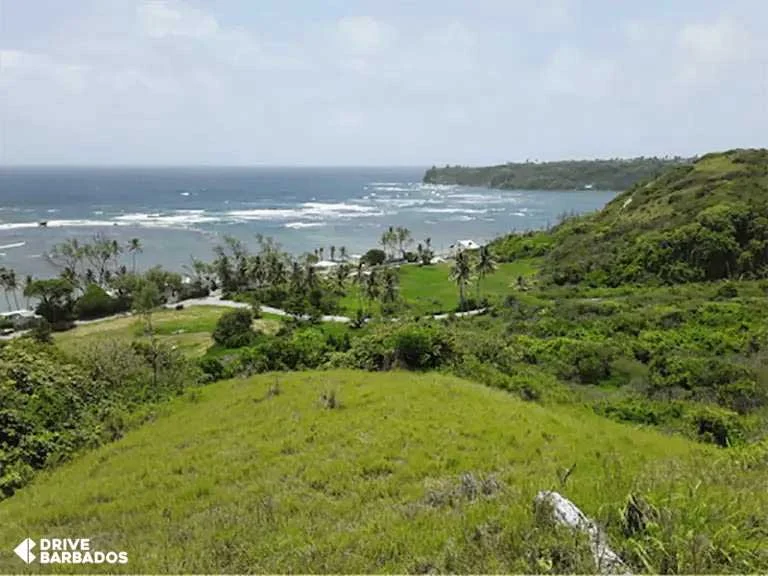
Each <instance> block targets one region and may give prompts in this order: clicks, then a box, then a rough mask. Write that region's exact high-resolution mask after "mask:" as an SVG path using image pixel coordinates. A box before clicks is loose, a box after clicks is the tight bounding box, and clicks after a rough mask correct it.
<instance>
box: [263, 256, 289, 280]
mask: <svg viewBox="0 0 768 576" xmlns="http://www.w3.org/2000/svg"><path fill="white" fill-rule="evenodd" d="M267 270H268V277H269V283H270V284H271V285H272V287H273V288H277V287H279V286H282V285H283V284H285V263H284V262H283V261H282V260H281V259H280V258H279V257H278V256H277V255H276V254H274V253H270V255H269V257H268V261H267Z"/></svg>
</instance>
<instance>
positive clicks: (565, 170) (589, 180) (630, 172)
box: [423, 158, 691, 190]
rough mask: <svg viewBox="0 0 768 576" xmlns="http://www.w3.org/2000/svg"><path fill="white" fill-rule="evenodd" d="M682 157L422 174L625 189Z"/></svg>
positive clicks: (458, 180) (518, 185)
mask: <svg viewBox="0 0 768 576" xmlns="http://www.w3.org/2000/svg"><path fill="white" fill-rule="evenodd" d="M690 162H691V160H688V159H683V158H674V159H662V158H631V159H613V160H565V161H560V162H525V163H522V162H521V163H513V162H510V163H507V164H501V165H498V166H484V167H469V166H445V167H444V168H437V167H434V166H433V167H432V168H430V169H429V170H427V172H426V173H425V174H424V179H423V180H424V182H425V183H431V184H459V185H462V186H482V187H488V188H500V189H503V190H581V189H583V188H585V187H587V186H588V187H590V188H592V189H594V190H626V189H627V188H629V187H630V186H632V185H633V184H635V183H637V182H640V181H642V180H647V179H649V178H654V177H656V176H658V175H659V174H661V173H662V172H663V171H664V170H666V169H667V168H670V167H672V166H680V165H684V164H689V163H690Z"/></svg>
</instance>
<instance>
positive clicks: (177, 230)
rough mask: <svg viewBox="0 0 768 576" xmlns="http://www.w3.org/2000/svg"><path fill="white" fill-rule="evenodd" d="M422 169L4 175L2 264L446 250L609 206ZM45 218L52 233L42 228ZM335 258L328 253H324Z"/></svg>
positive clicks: (573, 194) (36, 266) (580, 195)
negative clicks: (268, 248) (385, 237)
mask: <svg viewBox="0 0 768 576" xmlns="http://www.w3.org/2000/svg"><path fill="white" fill-rule="evenodd" d="M423 174H424V168H39V167H35V168H31V167H30V168H26V167H24V168H22V167H14V168H9V167H6V168H0V266H6V267H12V268H14V269H15V270H16V272H17V274H18V275H20V276H24V275H26V274H33V275H38V276H39V275H48V274H52V273H53V270H52V269H51V268H50V265H49V264H48V263H47V262H46V260H45V258H44V257H43V255H44V254H45V253H46V252H47V251H48V250H50V249H51V247H52V246H53V245H54V244H56V243H58V242H61V241H63V240H65V239H66V238H70V237H78V238H82V239H87V238H89V237H92V236H93V235H94V234H97V233H102V234H106V235H107V236H109V237H111V238H115V239H118V240H119V241H121V242H127V241H128V240H129V239H130V238H134V237H138V238H140V239H141V240H142V243H143V245H144V251H143V253H142V254H140V255H139V256H138V263H139V264H140V265H141V266H142V267H149V266H152V265H155V264H161V265H163V266H166V267H168V268H171V269H174V270H178V271H181V270H182V269H183V266H184V265H185V264H187V263H188V262H189V261H190V258H191V257H197V258H204V259H209V258H211V257H212V248H213V247H214V246H215V245H216V244H217V243H220V242H221V241H222V238H223V237H224V236H225V235H232V236H235V237H237V238H240V239H242V240H244V241H245V242H246V243H249V242H253V241H254V238H255V235H256V234H263V235H265V236H272V237H273V238H275V239H276V240H277V241H278V242H279V243H280V244H281V245H282V246H283V248H284V249H285V250H287V251H289V252H293V253H297V254H298V253H302V252H305V251H312V250H313V249H314V248H319V247H321V246H323V247H325V248H326V251H327V250H328V247H330V246H331V245H335V246H336V247H337V248H338V247H340V246H345V247H346V249H347V252H348V253H349V254H360V253H362V252H364V251H365V250H366V249H368V248H372V247H375V246H376V245H377V243H378V239H379V237H380V236H381V233H382V231H383V230H384V229H386V227H387V226H405V227H407V228H409V229H410V230H411V231H412V233H413V236H414V239H415V240H416V241H417V242H418V241H421V240H423V239H424V238H426V237H430V238H431V239H432V245H433V246H434V248H435V249H436V250H437V251H438V252H440V251H441V250H447V249H448V247H449V246H450V245H451V244H453V243H454V242H456V241H457V240H462V239H473V240H475V241H477V242H483V241H487V240H490V239H492V238H494V237H495V236H498V235H499V234H503V233H507V232H510V231H515V230H517V231H520V230H528V229H536V228H542V227H545V226H547V225H548V224H550V223H555V222H556V221H557V218H558V215H559V214H561V213H563V212H571V211H573V212H577V213H578V212H584V211H592V210H596V209H599V208H601V207H602V206H603V205H604V204H605V203H606V202H608V201H609V200H610V199H611V198H613V196H614V195H615V193H614V192H605V191H592V190H588V191H587V190H584V191H562V192H552V191H546V192H545V191H501V190H488V189H481V188H466V187H461V186H439V185H430V184H422V183H421V178H422V175H423ZM42 222H45V223H46V224H45V226H41V223H42ZM326 253H327V252H326Z"/></svg>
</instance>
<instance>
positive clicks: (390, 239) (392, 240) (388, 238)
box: [369, 226, 397, 259]
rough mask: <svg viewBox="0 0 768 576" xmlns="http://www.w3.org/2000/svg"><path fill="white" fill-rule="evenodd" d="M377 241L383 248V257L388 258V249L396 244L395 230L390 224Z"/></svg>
mask: <svg viewBox="0 0 768 576" xmlns="http://www.w3.org/2000/svg"><path fill="white" fill-rule="evenodd" d="M379 243H380V244H381V246H382V248H383V249H384V254H385V259H386V258H388V257H389V256H390V250H392V249H393V248H394V246H395V245H396V244H397V232H396V231H395V229H394V228H393V227H392V226H390V227H389V228H387V230H386V232H384V233H383V234H382V235H381V239H380V240H379ZM369 252H370V250H369Z"/></svg>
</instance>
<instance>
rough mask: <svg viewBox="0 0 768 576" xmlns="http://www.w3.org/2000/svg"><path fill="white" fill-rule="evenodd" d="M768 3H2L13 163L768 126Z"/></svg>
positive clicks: (599, 137)
mask: <svg viewBox="0 0 768 576" xmlns="http://www.w3.org/2000/svg"><path fill="white" fill-rule="evenodd" d="M766 30H768V1H766V0H729V1H727V2H724V1H707V0H674V1H669V0H633V1H630V0H626V1H623V0H622V1H616V0H529V1H522V0H521V1H518V0H461V1H459V0H410V1H407V0H401V1H396V0H377V1H366V0H358V1H340V0H336V1H331V0H326V1H321V0H316V1H310V0H305V1H298V0H207V1H204V0H168V1H149V0H147V1H139V0H48V1H43V0H0V164H51V163H53V164H184V165H188V164H225V165H231V164H278V165H294V164H302V165H326V164H330V165H430V164H444V163H451V164H455V163H461V164H485V163H496V162H505V161H517V160H525V159H528V158H530V159H540V160H547V159H560V158H589V157H615V156H635V155H665V154H680V155H690V154H694V153H702V152H706V151H711V150H720V149H727V148H734V147H753V146H765V145H768V35H766V32H765V31H766Z"/></svg>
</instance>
